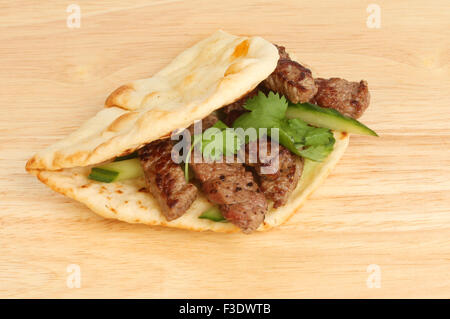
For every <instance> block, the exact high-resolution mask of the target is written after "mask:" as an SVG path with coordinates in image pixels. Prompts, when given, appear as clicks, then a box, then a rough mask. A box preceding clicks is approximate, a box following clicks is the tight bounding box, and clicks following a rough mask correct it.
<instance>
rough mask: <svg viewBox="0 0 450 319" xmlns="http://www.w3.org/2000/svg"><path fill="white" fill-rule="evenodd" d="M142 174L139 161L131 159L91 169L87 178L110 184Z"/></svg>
mask: <svg viewBox="0 0 450 319" xmlns="http://www.w3.org/2000/svg"><path fill="white" fill-rule="evenodd" d="M143 174H144V171H143V170H142V167H141V163H140V161H139V159H138V158H132V159H128V160H123V161H119V162H111V163H108V164H104V165H100V166H97V167H93V168H92V170H91V173H90V174H89V178H90V179H93V180H96V181H99V182H104V183H111V182H117V181H121V180H124V179H130V178H136V177H139V176H142V175H143Z"/></svg>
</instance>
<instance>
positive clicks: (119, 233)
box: [0, 0, 450, 298]
mask: <svg viewBox="0 0 450 319" xmlns="http://www.w3.org/2000/svg"><path fill="white" fill-rule="evenodd" d="M369 3H371V2H369V1H321V2H320V3H316V2H310V1H281V2H276V1H245V4H243V1H226V2H224V1H154V2H151V1H138V0H137V1H120V0H109V1H79V4H80V5H81V11H82V12H81V14H82V20H81V28H79V29H69V28H68V27H67V26H66V18H67V15H68V13H66V7H67V6H68V4H70V2H67V1H15V2H14V4H13V3H12V2H7V1H1V2H0V26H1V29H2V32H1V33H0V43H1V45H0V80H1V86H0V150H1V152H0V212H1V213H0V297H57V298H58V297H154V298H157V297H162V298H163V297H192V298H194V297H197V298H206V297H211V298H213V297H256V298H257V297H276V298H278V297H284V298H296V297H363V298H372V297H408V298H412V297H446V298H448V297H450V279H449V273H450V241H449V237H450V199H449V195H448V193H449V191H450V139H449V138H450V125H449V123H450V112H449V107H450V106H449V105H450V95H449V92H450V76H449V75H450V72H449V71H450V65H449V61H450V45H449V41H450V40H449V39H450V14H449V13H450V4H449V2H448V1H377V2H376V3H378V4H379V5H380V8H381V19H382V20H381V28H380V29H369V28H368V27H367V26H366V19H367V16H368V13H367V12H366V8H367V5H368V4H369ZM219 28H221V29H224V30H226V31H229V32H231V33H236V34H246V35H261V36H263V37H265V38H267V39H268V40H271V41H274V42H276V43H279V44H283V45H286V46H287V47H288V50H289V52H293V53H295V55H296V56H297V57H298V58H299V59H300V60H301V61H303V62H304V63H306V64H308V65H309V66H311V67H312V69H313V71H314V73H315V74H316V75H319V76H325V77H328V76H341V77H344V78H347V79H350V80H359V79H362V78H363V79H365V80H367V81H368V83H369V87H370V90H371V93H372V103H371V106H370V108H369V109H368V111H367V112H366V114H365V115H364V116H363V118H362V120H363V121H364V122H365V123H366V124H367V125H369V126H370V127H371V128H373V129H375V130H376V131H377V132H378V133H379V134H380V136H381V137H380V138H369V137H359V136H355V137H352V138H351V143H350V146H349V148H348V150H347V153H346V155H345V156H344V158H343V159H342V161H341V162H340V163H339V164H338V166H337V167H336V169H335V171H334V172H333V173H332V175H331V176H330V177H329V178H328V179H327V180H326V182H325V183H324V185H323V186H322V187H321V188H320V189H319V190H318V191H317V192H316V193H315V194H314V195H313V196H312V198H311V199H310V200H309V201H308V202H307V204H306V205H305V206H304V208H303V209H302V210H301V213H299V214H297V215H295V216H294V217H293V218H292V219H291V220H290V221H289V222H288V223H286V224H285V225H283V226H282V227H279V228H278V229H275V230H273V231H269V232H267V233H261V234H259V233H258V234H253V235H251V236H245V235H242V234H232V235H225V234H216V233H192V232H187V231H180V230H173V229H166V228H159V227H147V226H142V225H129V224H125V223H121V222H116V221H109V220H105V219H102V218H100V217H97V216H96V215H94V214H93V213H91V212H90V211H89V210H88V209H87V208H85V207H84V206H82V205H81V204H79V203H76V202H74V201H72V200H69V199H67V198H65V197H63V196H61V195H59V194H56V193H54V192H52V191H51V190H50V189H48V188H46V187H45V186H44V185H42V184H40V183H39V182H38V181H37V180H36V179H35V178H33V177H32V176H30V175H27V174H26V173H25V171H24V165H25V162H26V159H27V158H29V157H30V156H32V154H33V153H35V152H36V151H37V150H39V149H42V148H43V147H45V146H47V145H49V144H51V143H53V142H55V141H56V140H58V139H60V138H62V137H63V136H65V135H66V134H68V133H69V132H71V131H73V130H74V129H75V128H77V127H78V126H79V125H80V124H81V123H82V122H83V121H85V120H86V119H88V118H89V117H91V116H92V115H93V114H95V113H96V111H97V110H98V109H99V108H100V107H101V106H102V104H103V102H104V99H105V98H106V96H107V95H108V93H109V92H111V91H112V90H113V89H115V88H116V87H118V86H119V85H121V84H123V83H125V82H127V81H130V80H134V79H138V78H142V77H147V76H149V75H151V74H152V73H154V72H155V71H157V70H158V69H160V68H161V67H162V66H164V65H165V64H167V63H168V62H169V61H170V60H171V59H172V58H173V57H174V56H175V55H176V54H177V53H179V52H180V51H181V50H183V49H184V48H186V47H187V46H189V45H191V44H193V43H195V42H196V41H198V40H199V39H201V38H203V37H205V36H207V35H209V34H210V33H212V32H213V31H215V30H216V29H219ZM69 264H77V265H79V266H80V267H81V274H82V281H81V283H82V287H81V288H79V289H77V288H74V289H70V288H68V287H67V286H66V279H67V276H68V273H67V272H66V267H67V266H68V265H69ZM370 264H376V265H379V266H380V269H381V288H378V289H377V288H372V289H370V288H368V287H367V285H366V280H367V278H368V275H369V274H368V273H367V272H366V269H367V267H368V265H370Z"/></svg>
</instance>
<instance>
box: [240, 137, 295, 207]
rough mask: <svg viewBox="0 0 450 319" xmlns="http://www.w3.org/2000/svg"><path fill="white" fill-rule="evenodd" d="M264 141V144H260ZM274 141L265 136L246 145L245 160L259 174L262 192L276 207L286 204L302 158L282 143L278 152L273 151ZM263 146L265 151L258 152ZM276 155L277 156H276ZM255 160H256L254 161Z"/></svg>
mask: <svg viewBox="0 0 450 319" xmlns="http://www.w3.org/2000/svg"><path fill="white" fill-rule="evenodd" d="M262 143H264V145H263V144H262ZM273 143H276V142H274V141H272V140H271V139H270V138H266V137H265V136H263V137H261V138H260V139H259V140H257V141H253V142H250V143H249V144H247V145H246V155H245V162H246V164H247V165H249V166H252V167H254V169H255V172H256V173H257V175H258V176H259V183H260V188H261V190H262V192H263V193H264V195H265V197H266V198H267V199H270V200H272V201H273V202H274V205H273V207H274V208H277V207H280V206H283V205H285V204H286V202H287V200H288V198H289V196H290V195H291V193H292V192H293V190H294V189H295V188H296V187H297V184H298V181H299V179H300V176H301V174H302V170H303V159H302V158H300V157H298V156H296V155H294V154H292V153H291V152H290V151H289V150H288V149H286V148H285V147H283V146H282V145H278V147H279V149H278V152H275V151H273V153H274V154H272V147H273V146H272V145H273ZM259 147H262V148H261V150H263V149H264V148H265V149H266V150H267V152H265V153H264V152H261V153H260V152H259V150H260V148H259ZM277 155H278V156H277ZM255 160H257V162H256V163H255ZM269 167H273V168H275V169H276V170H272V171H270V172H267V171H266V172H264V170H263V169H264V168H266V169H267V168H269Z"/></svg>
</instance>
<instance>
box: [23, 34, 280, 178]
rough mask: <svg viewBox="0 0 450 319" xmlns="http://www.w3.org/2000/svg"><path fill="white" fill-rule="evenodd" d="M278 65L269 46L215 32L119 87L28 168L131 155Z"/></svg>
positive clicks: (223, 102)
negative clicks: (150, 74)
mask: <svg viewBox="0 0 450 319" xmlns="http://www.w3.org/2000/svg"><path fill="white" fill-rule="evenodd" d="M277 61H278V50H277V48H276V47H275V46H274V45H273V44H271V43H270V42H268V41H266V40H264V39H262V38H260V37H250V38H248V37H237V36H234V35H231V34H228V33H225V32H223V31H218V32H216V33H214V34H213V35H212V36H210V37H208V38H206V39H204V40H203V41H200V42H198V43H197V44H195V45H194V46H193V47H191V48H189V49H187V50H186V51H184V52H182V53H181V54H180V55H178V56H177V57H176V58H175V59H174V60H173V61H172V62H171V63H170V64H169V65H168V66H166V67H165V68H164V69H162V70H161V71H159V72H158V73H156V74H155V75H154V76H153V77H151V78H148V79H143V80H138V81H135V82H132V83H130V84H127V85H124V86H121V87H119V88H118V89H117V90H115V91H114V92H113V93H112V94H111V95H110V96H109V97H108V99H107V100H106V105H105V108H104V109H102V110H101V111H100V112H98V113H97V115H95V116H94V117H93V118H91V119H90V120H88V121H87V122H86V123H85V124H84V125H82V126H81V127H80V128H79V129H78V130H77V131H75V132H74V133H72V134H70V135H69V136H68V137H66V138H64V139H63V140H61V141H59V142H57V143H55V144H54V145H52V146H50V147H48V148H47V149H45V150H43V151H41V152H39V153H37V154H36V155H35V156H34V157H33V158H31V159H30V160H29V161H28V163H27V166H26V168H27V170H36V169H38V170H57V169H61V168H69V167H78V166H87V165H93V164H97V163H101V162H104V161H106V160H109V159H111V158H113V157H115V156H119V155H122V154H125V153H130V152H131V151H133V150H135V149H137V148H139V147H141V146H143V145H144V144H147V143H149V142H151V141H154V140H156V139H159V138H161V137H163V136H167V135H169V134H170V133H171V132H172V131H174V130H176V129H179V128H184V127H188V126H189V125H190V124H192V123H193V122H194V121H195V120H200V119H202V118H204V117H206V116H207V115H209V114H210V113H211V112H213V111H214V110H216V109H218V108H220V107H222V106H224V105H227V104H229V103H232V102H234V101H235V100H237V99H239V98H240V97H241V96H243V95H245V94H246V93H247V92H249V91H251V90H253V89H254V88H255V87H256V86H257V85H258V84H259V83H260V82H261V81H263V80H264V79H265V78H266V77H267V76H268V75H269V74H270V73H272V71H273V70H274V69H275V67H276V65H277Z"/></svg>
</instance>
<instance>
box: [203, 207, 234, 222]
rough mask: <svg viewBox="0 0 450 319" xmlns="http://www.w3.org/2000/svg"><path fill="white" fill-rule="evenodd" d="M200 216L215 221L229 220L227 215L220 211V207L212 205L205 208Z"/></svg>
mask: <svg viewBox="0 0 450 319" xmlns="http://www.w3.org/2000/svg"><path fill="white" fill-rule="evenodd" d="M198 218H201V219H209V220H212V221H214V222H226V221H227V220H226V219H225V217H223V215H222V213H221V212H220V209H219V207H217V206H212V207H210V208H208V209H207V210H205V211H204V212H203V213H202V214H201V215H200V216H198Z"/></svg>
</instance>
